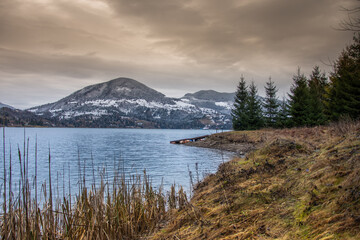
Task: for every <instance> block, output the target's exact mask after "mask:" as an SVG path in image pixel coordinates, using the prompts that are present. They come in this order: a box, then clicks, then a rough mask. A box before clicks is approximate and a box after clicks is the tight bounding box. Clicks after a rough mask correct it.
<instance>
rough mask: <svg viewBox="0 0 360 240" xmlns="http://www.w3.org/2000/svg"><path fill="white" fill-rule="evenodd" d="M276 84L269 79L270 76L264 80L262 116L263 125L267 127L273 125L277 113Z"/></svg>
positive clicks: (274, 124)
mask: <svg viewBox="0 0 360 240" xmlns="http://www.w3.org/2000/svg"><path fill="white" fill-rule="evenodd" d="M277 91H278V90H277V89H276V86H275V84H274V82H273V81H271V77H270V78H269V81H268V82H266V86H265V93H266V96H265V100H264V118H265V125H266V126H267V127H275V126H276V120H277V115H278V108H279V104H278V100H277V98H276V93H277Z"/></svg>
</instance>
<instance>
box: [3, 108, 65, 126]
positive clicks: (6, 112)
mask: <svg viewBox="0 0 360 240" xmlns="http://www.w3.org/2000/svg"><path fill="white" fill-rule="evenodd" d="M4 124H5V126H8V127H22V126H45V127H52V126H55V123H53V120H51V119H46V118H43V117H41V116H37V115H36V114H34V113H32V112H29V111H22V110H19V109H14V108H8V107H2V108H1V109H0V126H4ZM59 126H61V125H59Z"/></svg>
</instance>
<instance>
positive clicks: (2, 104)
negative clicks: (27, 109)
mask: <svg viewBox="0 0 360 240" xmlns="http://www.w3.org/2000/svg"><path fill="white" fill-rule="evenodd" d="M4 107H6V108H10V109H15V108H14V107H12V106H9V105H6V104H4V103H1V102H0V109H1V108H4Z"/></svg>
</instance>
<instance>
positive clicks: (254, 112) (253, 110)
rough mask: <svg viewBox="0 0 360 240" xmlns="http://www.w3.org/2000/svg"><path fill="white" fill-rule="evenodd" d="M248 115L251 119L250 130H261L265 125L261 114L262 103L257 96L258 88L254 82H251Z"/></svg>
mask: <svg viewBox="0 0 360 240" xmlns="http://www.w3.org/2000/svg"><path fill="white" fill-rule="evenodd" d="M246 110H247V111H246V112H247V115H248V118H249V127H248V129H250V130H256V129H259V128H261V127H262V126H263V125H264V122H263V117H262V112H261V102H260V100H259V99H258V96H257V88H256V86H255V84H254V82H251V84H250V87H249V97H248V100H247V109H246Z"/></svg>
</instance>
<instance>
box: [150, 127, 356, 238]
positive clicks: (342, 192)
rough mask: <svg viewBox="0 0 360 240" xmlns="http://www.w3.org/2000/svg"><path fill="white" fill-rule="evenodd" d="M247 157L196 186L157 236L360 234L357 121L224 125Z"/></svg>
mask: <svg viewBox="0 0 360 240" xmlns="http://www.w3.org/2000/svg"><path fill="white" fill-rule="evenodd" d="M197 146H203V147H213V148H218V149H224V150H231V151H235V152H237V153H239V155H243V154H244V153H246V152H247V154H246V155H245V157H239V158H235V159H233V160H232V161H230V162H227V163H224V164H222V165H221V166H220V167H219V169H218V172H217V173H216V174H213V175H210V176H208V177H207V178H206V179H205V180H204V181H202V182H201V183H200V184H198V185H197V186H196V190H195V193H194V197H193V198H192V200H191V202H190V203H189V204H187V205H186V207H185V208H183V209H181V210H177V211H176V212H175V213H174V214H173V217H171V218H170V220H169V221H168V224H167V226H166V227H164V228H163V229H161V231H159V232H157V233H156V234H155V235H154V236H153V239H323V240H325V239H360V123H359V122H342V123H339V124H334V125H331V126H327V127H316V128H296V129H284V130H259V131H245V132H227V133H221V134H215V135H212V136H211V137H210V138H208V139H207V140H206V141H204V142H201V143H197Z"/></svg>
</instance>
